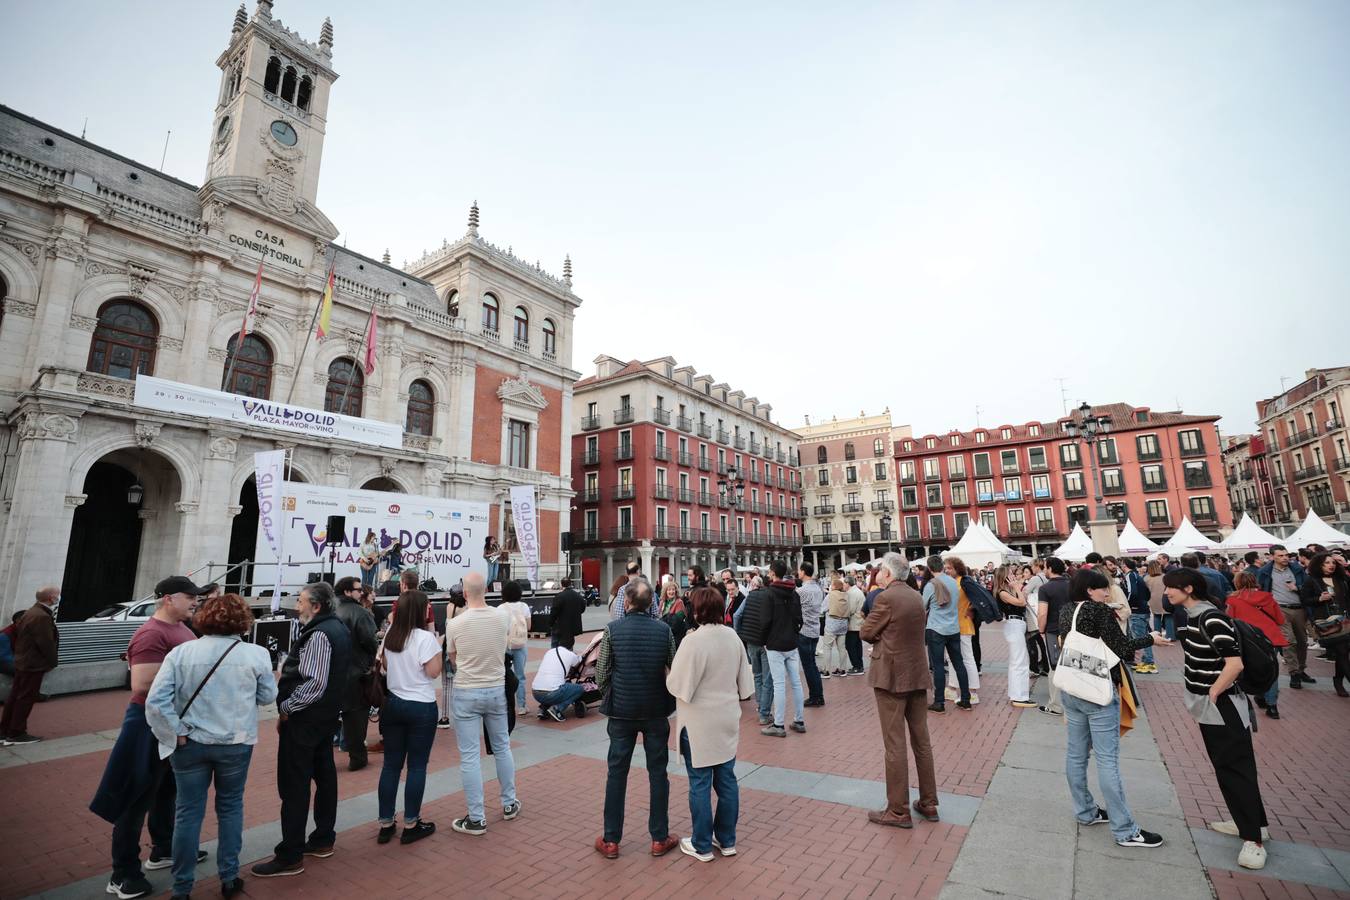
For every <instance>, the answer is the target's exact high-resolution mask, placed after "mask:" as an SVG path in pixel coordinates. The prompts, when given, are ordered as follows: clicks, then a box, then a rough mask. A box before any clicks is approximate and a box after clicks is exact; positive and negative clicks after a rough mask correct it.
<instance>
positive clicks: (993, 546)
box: [942, 522, 1023, 569]
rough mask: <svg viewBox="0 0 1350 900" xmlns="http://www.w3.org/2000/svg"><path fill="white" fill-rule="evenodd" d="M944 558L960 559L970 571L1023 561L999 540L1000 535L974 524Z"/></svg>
mask: <svg viewBox="0 0 1350 900" xmlns="http://www.w3.org/2000/svg"><path fill="white" fill-rule="evenodd" d="M942 555H943V556H944V557H947V556H955V557H959V558H960V560H961V562H963V563H965V564H966V568H968V569H979V568H983V567H984V566H985V565H987V564H989V563H993V564H994V565H996V566H997V565H1002V564H1003V563H1005V562H1010V561H1016V560H1020V559H1022V558H1023V557H1022V555H1021V554H1020V553H1018V552H1017V551H1016V550H1013V549H1012V548H1011V547H1009V546H1008V545H1007V544H1005V543H1003V542H1002V541H1000V540H999V539H998V535H996V534H994V532H992V531H990V530H989V527H988V526H986V525H984V524H982V523H980V522H972V523H971V524H970V526H969V527H968V528H966V533H965V534H963V535H961V540H959V541H957V542H956V546H955V547H953V548H952V549H950V550H947V551H945V552H944V553H943V554H942Z"/></svg>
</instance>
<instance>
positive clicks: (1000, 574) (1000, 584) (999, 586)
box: [994, 565, 1036, 709]
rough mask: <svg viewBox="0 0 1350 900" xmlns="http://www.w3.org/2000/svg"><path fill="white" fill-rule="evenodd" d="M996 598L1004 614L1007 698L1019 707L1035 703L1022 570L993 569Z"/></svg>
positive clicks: (1005, 566)
mask: <svg viewBox="0 0 1350 900" xmlns="http://www.w3.org/2000/svg"><path fill="white" fill-rule="evenodd" d="M994 599H995V600H997V601H998V610H999V612H1001V613H1003V639H1004V640H1005V641H1007V642H1008V700H1009V701H1011V702H1012V705H1013V706H1015V707H1017V708H1018V709H1027V708H1029V707H1033V706H1035V705H1036V702H1035V701H1034V700H1032V699H1031V657H1030V655H1029V654H1028V653H1027V626H1026V612H1027V594H1026V588H1025V587H1024V586H1023V583H1022V573H1021V571H1019V570H1017V569H1015V568H1014V567H1013V566H1008V565H1003V566H999V567H998V569H997V570H996V571H995V572H994Z"/></svg>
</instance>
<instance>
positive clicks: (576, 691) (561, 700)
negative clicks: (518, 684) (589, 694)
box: [534, 681, 586, 717]
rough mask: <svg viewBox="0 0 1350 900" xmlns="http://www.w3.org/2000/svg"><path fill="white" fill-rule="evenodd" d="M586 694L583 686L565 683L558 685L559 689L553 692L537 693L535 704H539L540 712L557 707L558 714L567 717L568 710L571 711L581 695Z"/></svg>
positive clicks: (535, 693)
mask: <svg viewBox="0 0 1350 900" xmlns="http://www.w3.org/2000/svg"><path fill="white" fill-rule="evenodd" d="M584 693H586V689H585V688H583V687H582V686H581V685H579V684H576V683H574V682H571V681H564V682H563V683H562V684H560V685H558V687H557V689H555V690H552V691H535V692H534V702H536V703H538V704H539V711H540V712H541V713H542V712H544V711H545V710H547V709H550V708H553V707H556V708H557V710H558V712H560V713H562V714H563V716H564V717H565V716H566V715H567V710H569V709H571V707H572V704H573V703H576V702H577V701H578V700H580V699H581V695H582V694H584Z"/></svg>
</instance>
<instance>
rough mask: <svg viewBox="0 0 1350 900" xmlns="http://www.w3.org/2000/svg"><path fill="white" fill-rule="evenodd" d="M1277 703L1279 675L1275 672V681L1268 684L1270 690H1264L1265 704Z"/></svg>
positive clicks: (1276, 704)
mask: <svg viewBox="0 0 1350 900" xmlns="http://www.w3.org/2000/svg"><path fill="white" fill-rule="evenodd" d="M1279 703H1280V677H1279V673H1276V675H1275V682H1274V683H1273V684H1272V685H1271V686H1270V690H1268V691H1266V705H1268V706H1278V705H1279Z"/></svg>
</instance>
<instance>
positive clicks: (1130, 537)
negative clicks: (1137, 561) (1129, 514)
mask: <svg viewBox="0 0 1350 900" xmlns="http://www.w3.org/2000/svg"><path fill="white" fill-rule="evenodd" d="M1120 552H1121V553H1123V554H1125V555H1126V556H1148V555H1149V554H1150V553H1157V552H1158V545H1157V544H1155V543H1154V542H1153V541H1150V540H1149V539H1148V538H1146V537H1144V535H1143V534H1141V533H1140V532H1139V529H1138V528H1135V527H1134V523H1133V522H1131V521H1130V520H1129V519H1126V520H1125V527H1124V528H1123V529H1121V532H1120Z"/></svg>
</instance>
